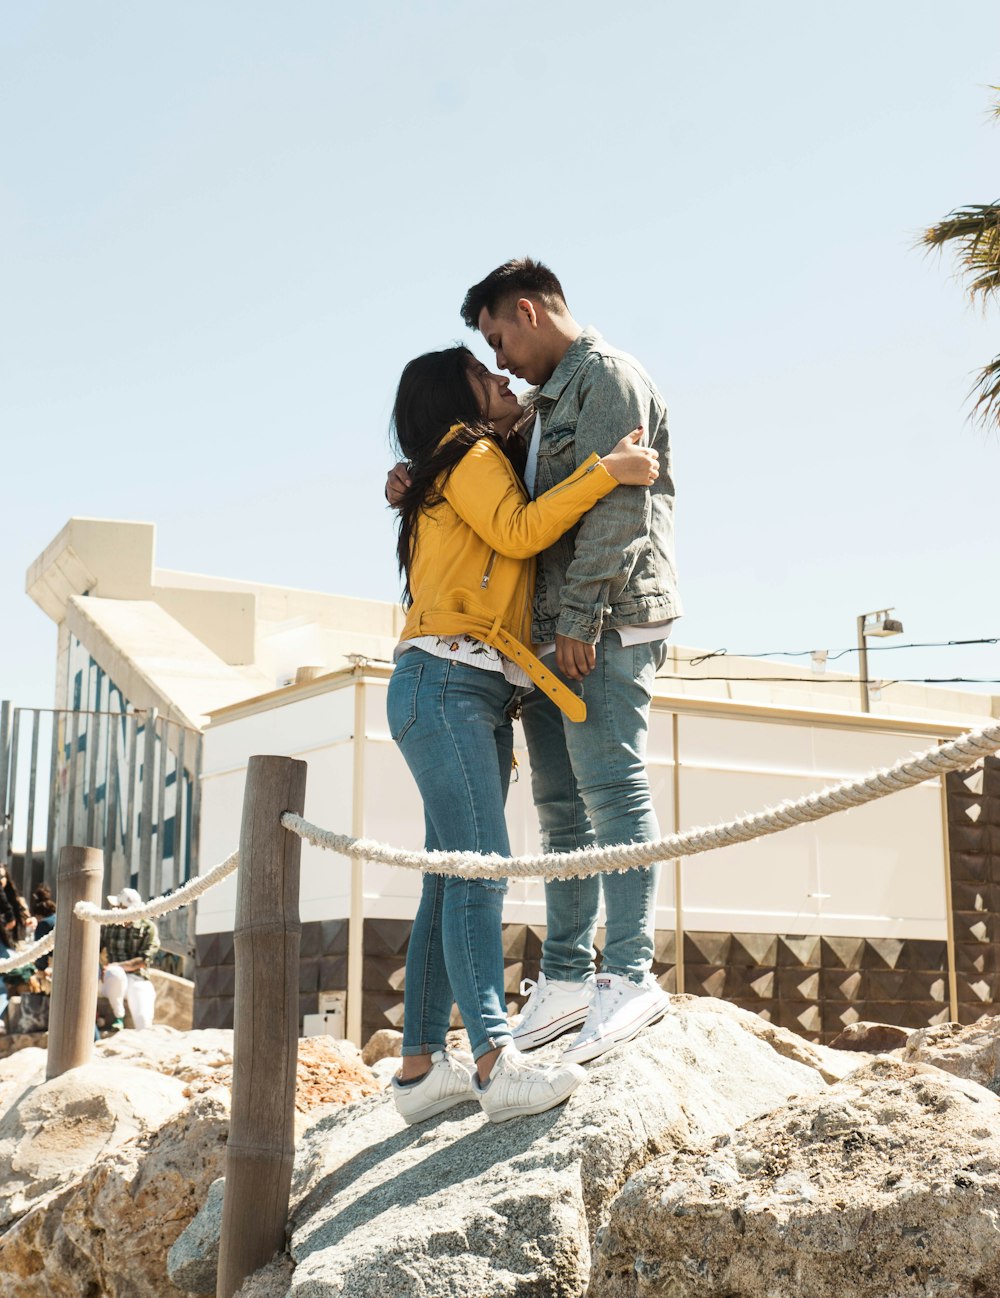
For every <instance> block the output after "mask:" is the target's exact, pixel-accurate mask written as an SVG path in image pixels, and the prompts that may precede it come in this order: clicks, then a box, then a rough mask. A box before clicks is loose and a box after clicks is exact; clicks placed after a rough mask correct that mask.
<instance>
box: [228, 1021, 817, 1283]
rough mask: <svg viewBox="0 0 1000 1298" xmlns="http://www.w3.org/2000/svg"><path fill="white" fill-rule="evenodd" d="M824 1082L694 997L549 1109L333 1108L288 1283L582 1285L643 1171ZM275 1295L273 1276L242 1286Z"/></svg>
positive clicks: (310, 1179)
mask: <svg viewBox="0 0 1000 1298" xmlns="http://www.w3.org/2000/svg"><path fill="white" fill-rule="evenodd" d="M748 1017H751V1016H748ZM825 1091H826V1084H825V1082H824V1081H823V1078H822V1076H821V1075H820V1072H819V1071H818V1069H817V1068H816V1067H811V1066H808V1065H806V1064H804V1063H800V1062H798V1061H796V1060H793V1059H789V1058H787V1057H784V1056H782V1055H781V1054H779V1053H777V1051H776V1050H775V1049H773V1048H772V1047H771V1046H770V1045H768V1044H767V1043H766V1042H765V1041H763V1040H761V1039H760V1038H759V1037H758V1036H756V1035H754V1034H753V1033H751V1032H749V1031H747V1030H746V1029H745V1028H744V1026H743V1025H742V1024H741V1023H740V1022H739V1021H738V1020H736V1019H735V1018H734V1017H733V1016H731V1015H729V1014H727V1013H724V1012H716V1011H714V1010H713V1009H712V1008H710V1007H706V1004H705V1002H704V1000H699V999H698V998H692V1001H691V1003H684V1004H682V1005H680V1006H678V1007H677V1010H676V1012H675V1013H672V1014H671V1015H669V1016H668V1017H667V1018H666V1019H665V1020H664V1021H663V1022H662V1023H660V1024H658V1025H657V1026H656V1027H655V1028H651V1029H649V1030H648V1031H647V1032H645V1033H643V1034H642V1035H641V1036H640V1037H639V1038H637V1039H636V1040H635V1041H633V1042H630V1043H629V1044H628V1045H624V1046H621V1047H618V1048H617V1049H616V1050H614V1051H612V1052H611V1053H609V1054H608V1055H606V1056H605V1057H604V1058H603V1059H601V1060H598V1061H596V1062H595V1063H594V1064H592V1065H590V1066H589V1068H588V1077H587V1080H586V1082H585V1083H583V1084H582V1085H581V1086H580V1088H579V1089H578V1090H577V1091H576V1092H575V1093H574V1095H573V1096H572V1097H571V1099H570V1101H569V1103H568V1104H567V1105H565V1106H564V1107H562V1108H559V1109H556V1110H553V1111H551V1112H549V1113H544V1114H539V1115H538V1116H536V1117H533V1118H524V1119H520V1120H517V1121H513V1122H509V1123H504V1124H502V1125H496V1126H493V1125H490V1124H488V1123H487V1122H486V1121H485V1119H484V1117H483V1115H482V1112H481V1111H480V1110H479V1108H478V1106H476V1105H474V1104H467V1105H461V1106H459V1107H456V1108H454V1109H452V1110H450V1111H449V1112H447V1113H445V1114H442V1115H441V1116H440V1117H439V1118H436V1119H432V1120H430V1121H429V1122H426V1123H422V1124H420V1125H418V1126H415V1127H406V1126H404V1124H403V1122H402V1120H401V1119H400V1118H399V1117H398V1115H397V1114H396V1111H395V1107H394V1106H393V1103H392V1097H391V1096H390V1095H387V1094H382V1095H380V1096H377V1097H375V1098H372V1099H368V1100H365V1101H364V1102H362V1103H360V1104H355V1105H353V1106H351V1107H349V1108H347V1109H342V1110H339V1111H336V1112H332V1113H329V1114H325V1115H323V1116H322V1117H321V1118H320V1119H319V1120H318V1121H316V1122H314V1123H313V1125H312V1126H311V1127H309V1129H308V1130H307V1131H306V1132H305V1134H304V1136H303V1138H302V1140H301V1141H300V1144H299V1150H298V1154H297V1158H296V1166H295V1175H294V1181H293V1192H292V1207H291V1221H290V1231H291V1241H290V1253H291V1258H292V1260H293V1261H294V1263H295V1270H294V1272H293V1273H292V1276H291V1280H290V1289H289V1292H290V1294H291V1295H292V1298H295V1296H296V1295H299V1294H301V1295H302V1298H307V1296H308V1298H327V1296H328V1295H329V1296H331V1298H332V1295H340V1296H346V1295H348V1294H353V1295H361V1294H371V1295H380V1296H381V1295H389V1294H391V1295H392V1296H393V1298H411V1296H413V1298H416V1296H417V1295H420V1296H421V1298H427V1295H430V1294H433V1295H434V1296H435V1298H449V1296H452V1295H454V1298H468V1295H471V1294H477V1295H478V1294H489V1295H494V1296H496V1298H502V1296H503V1295H510V1296H511V1298H514V1295H517V1296H518V1298H526V1296H527V1295H529V1294H530V1295H531V1296H532V1298H556V1295H558V1296H559V1298H572V1296H574V1295H582V1294H584V1293H585V1292H586V1290H587V1284H588V1280H589V1276H590V1263H591V1253H592V1248H593V1242H594V1238H595V1236H596V1234H597V1232H598V1230H599V1229H600V1227H601V1226H602V1224H603V1222H604V1220H605V1218H606V1215H607V1212H608V1209H609V1206H610V1204H611V1202H612V1200H613V1199H614V1197H615V1195H616V1194H617V1193H618V1191H619V1190H620V1189H621V1187H622V1186H623V1184H624V1183H625V1181H626V1180H627V1178H628V1177H629V1175H630V1174H631V1173H632V1172H633V1171H635V1170H636V1169H638V1168H641V1167H643V1166H644V1165H645V1164H646V1163H647V1162H648V1161H649V1160H650V1159H652V1158H654V1157H656V1156H657V1155H659V1154H662V1153H663V1152H664V1151H667V1150H676V1149H679V1148H682V1147H687V1146H689V1145H691V1144H692V1143H694V1142H696V1141H700V1140H702V1139H704V1138H706V1137H710V1136H714V1135H717V1134H719V1133H723V1132H725V1133H728V1132H730V1131H732V1130H733V1129H734V1128H735V1127H737V1126H739V1125H740V1124H741V1123H743V1122H745V1121H746V1120H747V1118H749V1117H751V1116H754V1115H757V1114H761V1113H765V1112H767V1111H769V1110H771V1109H773V1108H774V1107H775V1106H777V1105H779V1104H782V1103H783V1102H784V1101H785V1100H786V1099H787V1097H788V1096H789V1095H790V1094H792V1093H797V1094H799V1095H813V1094H815V1093H817V1092H825ZM258 1282H259V1284H258ZM266 1286H269V1287H266ZM275 1292H277V1291H276V1290H275V1288H274V1277H273V1275H271V1276H269V1277H268V1278H267V1280H266V1282H265V1278H264V1277H263V1276H261V1277H257V1278H254V1279H251V1280H249V1281H248V1282H247V1284H246V1285H245V1286H244V1288H243V1290H242V1291H241V1294H242V1295H243V1298H264V1295H265V1294H274V1293H275Z"/></svg>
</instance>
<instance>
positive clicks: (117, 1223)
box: [0, 1065, 229, 1298]
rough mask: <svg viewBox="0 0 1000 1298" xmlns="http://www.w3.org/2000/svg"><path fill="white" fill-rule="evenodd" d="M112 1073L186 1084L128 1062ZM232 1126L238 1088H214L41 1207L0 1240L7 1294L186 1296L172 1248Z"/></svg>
mask: <svg viewBox="0 0 1000 1298" xmlns="http://www.w3.org/2000/svg"><path fill="white" fill-rule="evenodd" d="M78 1071H79V1072H83V1071H85V1070H83V1069H80V1070H78ZM103 1071H104V1072H110V1073H114V1072H121V1073H126V1074H130V1075H131V1080H132V1083H133V1086H135V1087H140V1088H142V1089H143V1090H145V1091H147V1092H148V1091H150V1090H151V1089H155V1087H156V1084H157V1083H163V1084H170V1085H171V1086H174V1087H177V1088H178V1089H180V1088H181V1086H182V1083H180V1082H178V1081H176V1080H175V1079H173V1078H168V1077H157V1075H156V1074H155V1073H151V1072H149V1071H148V1070H140V1069H134V1068H130V1067H128V1065H119V1066H118V1067H117V1068H114V1067H109V1066H107V1065H106V1066H105V1067H104V1070H103ZM71 1075H72V1074H66V1076H67V1077H68V1076H71ZM60 1080H61V1079H60ZM49 1085H51V1083H49ZM228 1127H229V1095H228V1092H226V1091H224V1090H223V1089H222V1088H216V1089H215V1090H214V1091H208V1092H205V1093H203V1094H200V1095H198V1096H197V1097H196V1098H195V1099H194V1100H193V1101H192V1102H191V1103H190V1104H185V1105H184V1107H183V1108H182V1110H181V1112H180V1113H178V1114H176V1115H174V1116H173V1117H171V1118H169V1119H168V1120H167V1121H165V1122H163V1123H162V1124H160V1125H158V1129H157V1130H155V1131H154V1132H150V1133H148V1134H146V1135H142V1136H138V1137H137V1138H134V1139H131V1140H129V1141H128V1142H127V1143H125V1144H122V1145H119V1146H118V1147H116V1148H113V1149H106V1150H105V1151H104V1152H103V1155H102V1156H101V1157H99V1158H96V1159H95V1161H94V1164H93V1166H92V1167H88V1168H87V1170H85V1171H78V1175H77V1176H76V1178H75V1180H73V1181H72V1182H70V1183H68V1184H67V1183H65V1182H64V1183H61V1184H60V1185H59V1186H58V1187H57V1188H56V1189H55V1191H54V1192H53V1193H52V1194H51V1195H50V1196H49V1197H48V1198H47V1199H45V1200H40V1201H36V1202H35V1204H34V1206H33V1207H32V1208H31V1209H30V1210H29V1211H28V1212H26V1213H25V1214H24V1215H23V1216H22V1217H20V1219H19V1220H17V1221H16V1222H15V1223H14V1224H13V1225H12V1226H11V1227H10V1228H9V1229H8V1230H7V1231H6V1232H5V1233H4V1234H3V1235H0V1275H2V1276H3V1288H2V1292H3V1295H4V1298H81V1295H93V1296H94V1298H98V1296H99V1298H183V1291H182V1290H180V1289H178V1288H176V1287H175V1286H174V1285H173V1284H171V1283H170V1282H169V1281H168V1279H167V1274H166V1258H167V1251H168V1249H169V1248H170V1246H171V1245H172V1244H173V1243H174V1240H175V1239H176V1237H177V1236H178V1235H179V1234H180V1232H181V1231H182V1230H183V1229H184V1227H185V1226H186V1225H187V1224H188V1222H189V1221H190V1220H191V1218H192V1217H193V1216H194V1213H195V1209H196V1207H197V1205H198V1203H199V1202H200V1201H201V1200H202V1199H203V1198H204V1197H205V1195H206V1194H207V1192H208V1187H209V1185H210V1184H211V1182H212V1181H213V1180H214V1179H215V1178H216V1177H217V1176H218V1175H219V1173H220V1171H221V1170H222V1165H223V1159H224V1156H225V1141H226V1134H227V1131H228Z"/></svg>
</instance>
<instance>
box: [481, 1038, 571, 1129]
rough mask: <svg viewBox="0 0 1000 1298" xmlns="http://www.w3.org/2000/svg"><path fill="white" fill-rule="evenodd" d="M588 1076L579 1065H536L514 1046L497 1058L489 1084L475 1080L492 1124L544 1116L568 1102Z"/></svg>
mask: <svg viewBox="0 0 1000 1298" xmlns="http://www.w3.org/2000/svg"><path fill="white" fill-rule="evenodd" d="M586 1076H587V1074H586V1073H585V1072H584V1071H583V1069H582V1068H580V1067H578V1066H577V1065H576V1064H563V1063H558V1064H533V1063H531V1062H530V1061H529V1060H527V1059H525V1057H524V1055H522V1054H520V1053H519V1051H517V1050H515V1048H514V1047H513V1046H505V1047H504V1048H503V1050H502V1051H501V1052H500V1054H499V1055H498V1057H497V1061H496V1063H495V1064H494V1065H493V1071H492V1073H490V1078H489V1081H487V1082H480V1080H479V1078H478V1076H477V1077H475V1078H474V1080H473V1086H474V1087H475V1089H476V1094H477V1095H478V1096H479V1103H480V1105H481V1106H482V1110H483V1112H484V1113H485V1114H486V1116H487V1118H489V1120H490V1122H506V1121H507V1120H508V1118H520V1117H523V1116H525V1115H527V1114H530V1113H544V1112H545V1111H546V1109H554V1108H555V1107H556V1105H557V1104H562V1103H563V1101H564V1100H568V1099H569V1097H570V1095H572V1093H573V1092H574V1091H575V1090H576V1088H577V1087H578V1086H579V1085H580V1083H581V1082H582V1081H583V1079H584V1078H585V1077H586Z"/></svg>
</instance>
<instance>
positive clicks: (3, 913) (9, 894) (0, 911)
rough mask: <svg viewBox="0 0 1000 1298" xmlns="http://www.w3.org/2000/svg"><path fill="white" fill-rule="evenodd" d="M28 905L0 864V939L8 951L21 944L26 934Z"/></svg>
mask: <svg viewBox="0 0 1000 1298" xmlns="http://www.w3.org/2000/svg"><path fill="white" fill-rule="evenodd" d="M28 927H29V915H28V905H27V902H26V901H25V900H24V898H23V897H22V896H21V894H20V893H19V892H18V890H17V888H16V887H15V885H14V880H13V879H12V878H11V877H10V875H9V874H8V873H7V867H6V866H5V865H3V864H2V863H0V928H2V930H3V932H2V933H0V938H2V940H3V944H4V946H6V947H7V949H8V950H13V948H14V947H16V946H17V945H18V943H20V942H23V941H24V939H25V937H26V936H27V934H28Z"/></svg>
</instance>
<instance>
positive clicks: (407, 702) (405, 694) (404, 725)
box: [385, 649, 424, 744]
mask: <svg viewBox="0 0 1000 1298" xmlns="http://www.w3.org/2000/svg"><path fill="white" fill-rule="evenodd" d="M420 656H421V655H419V654H418V653H416V652H414V650H412V649H411V650H409V652H408V653H406V654H404V655H403V658H402V659H401V661H400V662H399V664H398V665H397V666H396V668H395V670H394V671H393V673H392V677H391V679H390V681H389V689H388V691H387V694H386V700H385V715H386V720H387V721H388V722H389V734H390V735H391V736H392V738H393V741H394V742H395V743H397V744H398V743H400V742H401V741H402V739H403V736H404V735H405V734H406V732H407V731H408V730H409V728H410V726H412V725H413V723H414V721H416V719H417V691H418V690H419V689H420V678H421V676H422V675H423V674H424V664H423V663H422V662H420V660H419V659H420ZM408 659H409V660H410V661H407V660H408Z"/></svg>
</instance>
